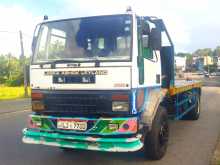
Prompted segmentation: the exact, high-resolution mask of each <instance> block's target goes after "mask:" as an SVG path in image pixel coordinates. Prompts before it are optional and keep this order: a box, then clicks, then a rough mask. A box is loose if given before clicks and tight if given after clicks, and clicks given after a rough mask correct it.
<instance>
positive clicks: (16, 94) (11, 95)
mask: <svg viewBox="0 0 220 165" xmlns="http://www.w3.org/2000/svg"><path fill="white" fill-rule="evenodd" d="M28 95H29V96H30V89H28ZM19 98H24V87H5V86H0V100H11V99H19Z"/></svg>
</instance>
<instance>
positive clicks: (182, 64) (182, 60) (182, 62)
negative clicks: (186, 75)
mask: <svg viewBox="0 0 220 165" xmlns="http://www.w3.org/2000/svg"><path fill="white" fill-rule="evenodd" d="M175 67H176V70H177V71H183V72H184V71H185V70H186V57H179V56H175Z"/></svg>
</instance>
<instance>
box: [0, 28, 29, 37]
mask: <svg viewBox="0 0 220 165" xmlns="http://www.w3.org/2000/svg"><path fill="white" fill-rule="evenodd" d="M0 33H11V34H18V35H19V31H17V32H16V31H7V30H0ZM23 35H24V36H25V37H29V38H32V36H31V35H30V34H27V33H24V32H23Z"/></svg>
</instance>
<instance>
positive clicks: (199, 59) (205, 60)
mask: <svg viewBox="0 0 220 165" xmlns="http://www.w3.org/2000/svg"><path fill="white" fill-rule="evenodd" d="M193 61H194V64H195V66H196V69H197V70H199V71H203V70H204V67H206V66H210V65H214V58H213V57H212V56H194V57H193Z"/></svg>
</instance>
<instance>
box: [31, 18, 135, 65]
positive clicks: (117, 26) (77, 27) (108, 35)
mask: <svg viewBox="0 0 220 165" xmlns="http://www.w3.org/2000/svg"><path fill="white" fill-rule="evenodd" d="M130 50H131V16H129V15H116V16H101V17H89V18H79V19H72V20H62V21H54V22H48V23H43V24H42V25H41V27H40V30H39V36H38V41H37V45H36V50H35V53H34V58H33V62H34V63H44V62H53V61H59V60H61V61H63V60H66V61H77V62H87V61H97V60H98V61H128V60H130Z"/></svg>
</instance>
